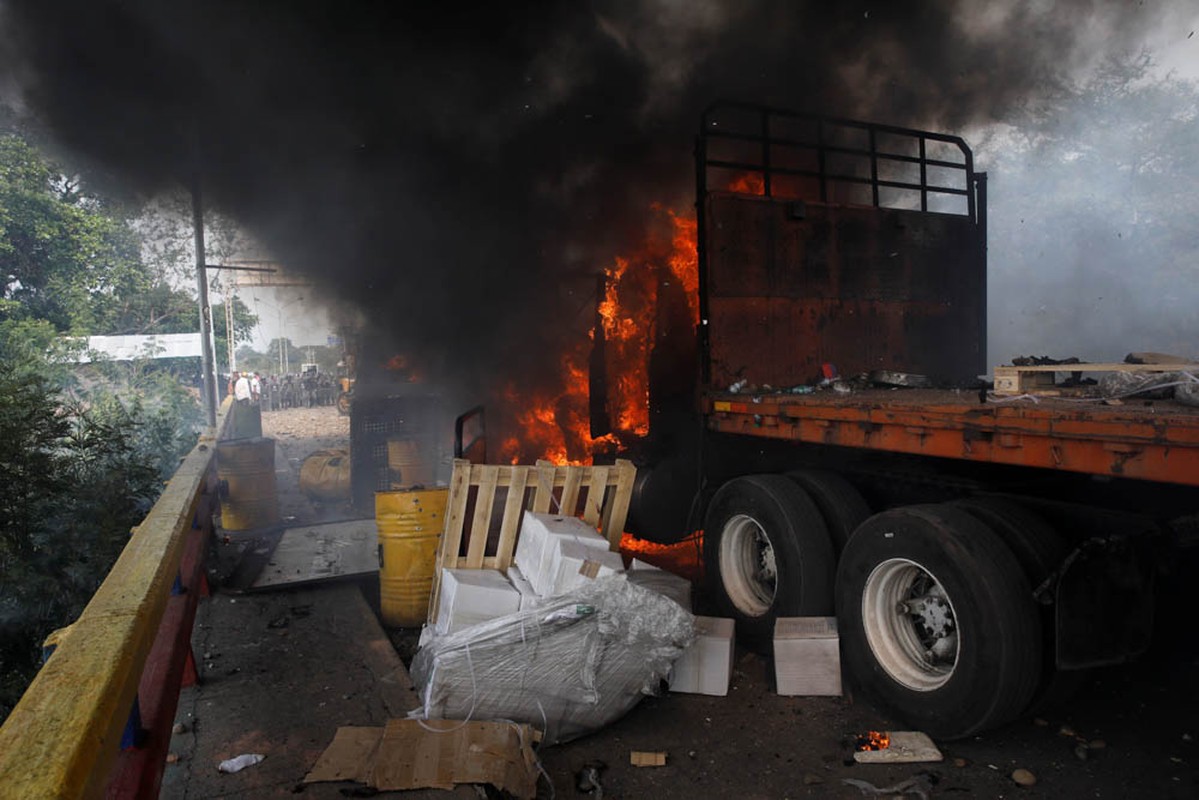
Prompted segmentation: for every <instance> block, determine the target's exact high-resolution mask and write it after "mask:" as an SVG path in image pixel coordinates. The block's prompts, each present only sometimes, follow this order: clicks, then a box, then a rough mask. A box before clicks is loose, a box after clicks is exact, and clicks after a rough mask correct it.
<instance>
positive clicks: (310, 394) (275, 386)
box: [226, 371, 340, 411]
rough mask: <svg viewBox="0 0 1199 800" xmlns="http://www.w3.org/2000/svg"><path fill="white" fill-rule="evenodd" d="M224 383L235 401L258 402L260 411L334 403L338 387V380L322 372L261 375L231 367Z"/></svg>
mask: <svg viewBox="0 0 1199 800" xmlns="http://www.w3.org/2000/svg"><path fill="white" fill-rule="evenodd" d="M226 387H227V391H228V393H229V394H231V395H233V398H234V400H236V401H237V402H239V403H246V404H253V405H257V406H259V407H261V408H262V410H263V411H279V410H281V409H284V408H301V407H312V406H329V405H333V404H334V403H336V402H337V395H338V392H339V390H340V387H339V386H338V385H337V380H336V379H335V378H334V377H333V376H332V375H330V374H328V373H322V372H307V373H304V374H296V373H289V374H287V375H262V374H260V373H258V372H238V371H234V373H233V374H232V375H231V376H230V377H229V380H228V382H227V384H226Z"/></svg>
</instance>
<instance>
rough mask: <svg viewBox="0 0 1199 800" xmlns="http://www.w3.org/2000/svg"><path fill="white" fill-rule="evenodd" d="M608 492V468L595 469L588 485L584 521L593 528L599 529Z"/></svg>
mask: <svg viewBox="0 0 1199 800" xmlns="http://www.w3.org/2000/svg"><path fill="white" fill-rule="evenodd" d="M607 490H608V468H607V467H594V468H592V470H591V482H590V483H588V484H587V498H586V501H585V502H586V505H585V506H584V508H583V521H584V522H586V523H587V524H588V525H590V526H591V527H593V528H598V527H599V522H600V513H601V512H602V511H603V509H604V493H605V492H607Z"/></svg>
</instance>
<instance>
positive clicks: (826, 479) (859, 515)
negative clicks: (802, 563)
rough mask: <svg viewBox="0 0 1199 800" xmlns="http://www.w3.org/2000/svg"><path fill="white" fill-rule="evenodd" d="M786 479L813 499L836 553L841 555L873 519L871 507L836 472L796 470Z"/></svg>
mask: <svg viewBox="0 0 1199 800" xmlns="http://www.w3.org/2000/svg"><path fill="white" fill-rule="evenodd" d="M787 477H788V478H790V479H791V480H793V481H795V482H796V483H798V484H799V485H800V487H801V488H803V490H804V491H806V492H807V493H808V494H809V495H811V497H812V500H813V501H815V503H816V507H817V508H819V509H820V514H821V516H823V517H824V524H825V525H827V526H828V533H829V537H830V538H831V539H832V543H833V552H834V554H836V555H840V554H841V551H842V550H844V549H845V543H846V542H848V541H849V537H850V536H852V535H853V532H854V531H855V530H857V527H858V526H859V525H861V524H862V523H863V522H865V521H866V520H867V519H868V518H869V517H870V506H868V505H866V501H865V499H863V498H862V495H861V493H860V492H858V490H857V489H855V488H853V485H852V484H851V483H850V482H849V481H847V480H845V479H844V478H842V477H841V476H840V475H838V474H837V473H835V472H829V471H827V470H822V469H797V470H795V471H793V472H788V473H787Z"/></svg>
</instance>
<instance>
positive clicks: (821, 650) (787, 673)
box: [774, 617, 841, 696]
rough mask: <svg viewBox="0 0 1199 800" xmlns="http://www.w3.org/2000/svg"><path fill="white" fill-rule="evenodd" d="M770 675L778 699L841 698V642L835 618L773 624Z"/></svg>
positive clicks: (783, 619) (788, 619)
mask: <svg viewBox="0 0 1199 800" xmlns="http://www.w3.org/2000/svg"><path fill="white" fill-rule="evenodd" d="M774 675H775V681H776V683H777V684H778V693H779V694H782V695H833V696H837V695H840V694H841V639H840V637H839V636H838V634H837V618H836V617H779V618H778V619H776V620H775V621H774Z"/></svg>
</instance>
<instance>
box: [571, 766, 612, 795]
mask: <svg viewBox="0 0 1199 800" xmlns="http://www.w3.org/2000/svg"><path fill="white" fill-rule="evenodd" d="M607 768H608V765H607V764H605V763H604V762H603V761H589V762H587V763H586V764H584V765H583V768H582V769H580V770H579V771H578V772H576V773H575V788H576V789H578V790H579V791H580V792H584V793H589V794H591V796H592V797H594V798H595V800H602V798H603V796H604V787H603V784H601V783H600V778H601V777H602V776H603V773H604V770H606V769H607Z"/></svg>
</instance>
